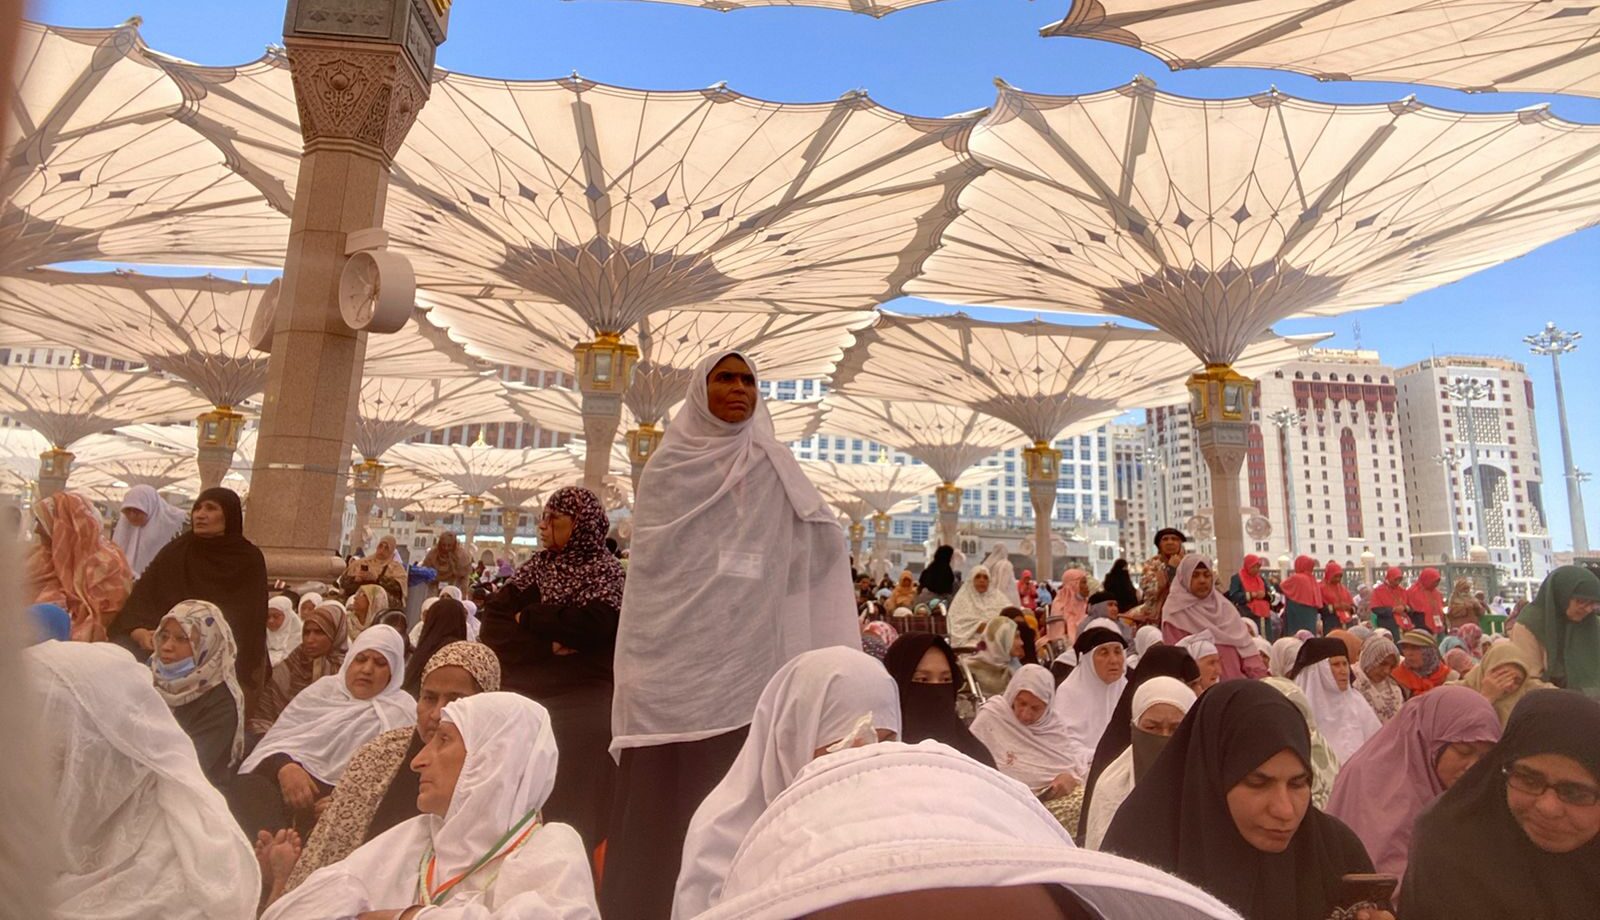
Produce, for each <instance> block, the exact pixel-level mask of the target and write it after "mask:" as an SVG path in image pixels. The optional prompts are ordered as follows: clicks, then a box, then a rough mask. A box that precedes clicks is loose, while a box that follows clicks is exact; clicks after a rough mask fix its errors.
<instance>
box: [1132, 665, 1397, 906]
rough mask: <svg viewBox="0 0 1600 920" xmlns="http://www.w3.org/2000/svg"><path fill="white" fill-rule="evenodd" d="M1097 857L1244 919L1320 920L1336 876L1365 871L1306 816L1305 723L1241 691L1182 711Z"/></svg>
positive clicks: (1231, 685) (1346, 844)
mask: <svg viewBox="0 0 1600 920" xmlns="http://www.w3.org/2000/svg"><path fill="white" fill-rule="evenodd" d="M1105 849H1106V851H1107V852H1110V853H1116V854H1118V855H1121V856H1125V857H1128V858H1130V859H1135V860H1138V861H1139V862H1142V863H1144V864H1146V865H1148V866H1153V867H1155V868H1157V869H1161V870H1164V871H1167V872H1172V873H1174V874H1176V875H1177V876H1178V877H1179V878H1183V879H1186V880H1188V881H1190V882H1192V883H1194V884H1196V885H1200V886H1201V887H1204V888H1205V889H1206V890H1207V891H1209V892H1210V893H1211V894H1213V895H1215V896H1216V897H1218V898H1220V899H1221V900H1222V901H1224V902H1225V903H1227V904H1228V905H1229V906H1230V907H1232V908H1233V909H1234V910H1236V911H1238V912H1239V913H1240V914H1242V915H1243V916H1244V918H1245V920H1327V918H1328V917H1329V916H1331V915H1332V914H1333V912H1334V910H1335V909H1337V908H1341V907H1343V906H1345V904H1344V902H1343V898H1342V896H1341V888H1342V879H1343V877H1344V875H1346V874H1347V873H1370V872H1371V871H1372V861H1371V860H1370V859H1368V858H1367V853H1366V850H1365V849H1363V848H1362V846H1361V840H1360V839H1359V838H1358V837H1356V835H1355V833H1354V832H1352V831H1351V830H1350V829H1349V828H1348V827H1345V826H1344V824H1342V823H1341V822H1340V821H1338V820H1337V819H1336V818H1331V817H1329V816H1328V815H1325V814H1323V813H1322V812H1320V811H1318V810H1317V809H1316V808H1314V807H1312V804H1311V736H1310V734H1309V732H1308V731H1307V729H1306V723H1305V720H1304V719H1303V718H1301V716H1300V713H1299V712H1298V711H1296V709H1295V708H1294V704H1292V703H1290V702H1289V701H1288V700H1287V699H1285V698H1284V697H1283V695H1282V694H1281V693H1279V692H1278V691H1276V690H1274V689H1272V688H1271V687H1266V686H1263V685H1262V684H1260V683H1258V682H1256V681H1244V680H1237V681H1224V682H1223V683H1221V684H1218V685H1217V686H1215V687H1213V688H1211V689H1210V690H1208V691H1207V692H1206V694H1205V695H1204V696H1202V697H1200V700H1199V702H1198V703H1196V704H1195V706H1194V708H1192V709H1190V710H1189V714H1188V715H1187V716H1185V717H1184V720H1183V723H1182V724H1181V725H1179V726H1178V731H1177V733H1176V734H1174V735H1173V736H1172V739H1171V740H1170V741H1168V742H1167V746H1166V748H1165V749H1164V750H1163V751H1162V752H1161V755H1160V757H1158V758H1157V759H1156V762H1155V765H1154V766H1153V767H1151V768H1150V772H1149V773H1148V774H1146V775H1145V777H1144V779H1142V780H1140V782H1139V784H1138V785H1137V786H1135V787H1134V789H1133V791H1132V792H1131V793H1129V795H1128V798H1127V801H1125V802H1123V803H1122V807H1121V808H1120V809H1118V810H1117V815H1116V817H1115V818H1113V819H1112V821H1111V829H1110V830H1108V831H1107V832H1106V839H1105ZM1367 920H1393V917H1392V915H1391V914H1389V913H1388V912H1387V911H1369V912H1368V913H1367ZM1408 920H1409V918H1408Z"/></svg>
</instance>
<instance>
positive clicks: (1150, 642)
mask: <svg viewBox="0 0 1600 920" xmlns="http://www.w3.org/2000/svg"><path fill="white" fill-rule="evenodd" d="M1161 644H1163V643H1162V639H1161V627H1159V626H1148V625H1147V626H1141V627H1139V629H1138V630H1137V631H1136V632H1134V634H1133V650H1132V651H1130V652H1129V653H1128V668H1129V669H1130V670H1131V669H1133V668H1134V667H1135V666H1137V665H1138V664H1139V659H1140V658H1143V657H1144V653H1145V652H1148V651H1150V649H1152V648H1154V647H1155V646H1158V645H1161Z"/></svg>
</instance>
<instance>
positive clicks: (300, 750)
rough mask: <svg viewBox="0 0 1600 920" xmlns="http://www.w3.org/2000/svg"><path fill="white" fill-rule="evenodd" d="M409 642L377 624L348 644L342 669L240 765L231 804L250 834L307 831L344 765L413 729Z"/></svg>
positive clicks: (305, 696) (304, 694) (297, 703)
mask: <svg viewBox="0 0 1600 920" xmlns="http://www.w3.org/2000/svg"><path fill="white" fill-rule="evenodd" d="M404 648H405V644H404V643H403V642H402V641H401V639H400V634H399V633H397V632H395V631H394V630H393V629H390V628H389V627H387V626H373V627H371V628H370V629H368V630H366V631H365V632H363V633H362V634H361V636H360V638H358V639H356V641H355V643H354V644H353V645H351V646H350V654H349V656H347V657H346V658H345V660H344V663H343V665H341V666H340V668H339V673H337V674H330V675H329V676H327V677H324V678H322V679H321V680H318V681H317V682H316V683H314V684H312V685H311V686H309V687H307V688H306V689H305V690H303V691H301V692H300V694H299V695H298V696H296V697H295V698H294V701H293V702H291V703H290V704H289V706H288V707H287V708H286V709H284V711H283V714H282V715H280V716H279V717H278V721H276V722H274V723H273V725H272V728H271V730H269V731H268V732H267V734H266V736H265V737H263V738H262V739H261V742H260V743H259V744H257V745H256V747H255V750H253V751H251V752H250V756H249V757H246V758H245V761H244V763H243V764H241V765H240V766H239V773H240V776H239V778H238V779H237V780H235V782H234V786H233V790H232V799H233V804H234V809H235V813H236V814H237V815H238V816H239V823H240V825H241V826H243V827H244V828H245V830H246V831H247V832H250V833H252V834H253V833H256V832H258V831H260V830H263V829H266V830H272V831H277V830H280V829H282V828H285V827H288V826H290V824H291V823H292V824H294V825H296V826H297V827H298V828H299V829H300V830H302V831H309V829H310V826H311V824H312V823H314V822H315V820H316V816H315V808H316V804H317V802H318V800H320V799H323V798H326V797H327V796H328V794H329V793H331V792H332V791H333V785H334V784H335V783H337V782H338V781H339V777H341V776H343V775H344V768H345V764H347V763H348V762H349V761H350V756H351V755H352V754H354V753H355V752H356V749H357V748H359V747H361V745H363V744H366V743H367V742H368V741H370V740H372V738H373V737H375V736H377V735H378V734H379V733H381V732H385V731H388V730H390V729H393V728H400V727H409V726H411V725H413V724H415V722H416V719H417V701H416V700H415V699H413V698H412V697H411V694H409V693H406V692H405V691H404V690H401V689H400V682H401V680H402V679H404V676H405V670H404V669H405V663H404V661H403V660H402V658H401V655H402V653H403V651H404Z"/></svg>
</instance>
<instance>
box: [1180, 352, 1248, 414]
mask: <svg viewBox="0 0 1600 920" xmlns="http://www.w3.org/2000/svg"><path fill="white" fill-rule="evenodd" d="M1188 387H1189V415H1190V417H1191V419H1192V420H1193V421H1194V422H1195V423H1196V424H1200V423H1203V422H1242V421H1245V420H1246V419H1247V418H1249V415H1250V391H1251V390H1252V389H1254V387H1255V381H1253V380H1251V379H1250V378H1249V377H1246V376H1244V375H1243V374H1241V373H1239V372H1238V371H1235V370H1234V369H1233V367H1232V366H1230V365H1227V364H1208V365H1206V369H1205V370H1203V371H1201V372H1200V373H1198V374H1195V375H1194V376H1193V377H1190V378H1189V382H1188Z"/></svg>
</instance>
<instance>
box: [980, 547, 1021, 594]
mask: <svg viewBox="0 0 1600 920" xmlns="http://www.w3.org/2000/svg"><path fill="white" fill-rule="evenodd" d="M979 565H981V566H983V568H985V569H987V570H988V571H989V578H990V579H991V580H993V582H994V588H995V590H997V591H999V592H1000V596H1001V597H1003V598H1005V602H1006V604H1007V605H1009V606H1012V607H1020V606H1021V605H1022V600H1021V595H1020V594H1019V593H1018V591H1017V570H1016V568H1015V567H1013V566H1012V565H1011V554H1010V553H1009V552H1007V551H1006V545H1005V544H1004V543H996V544H995V545H994V546H993V547H990V549H989V555H987V556H985V557H983V562H981V563H979ZM977 568H978V567H977V566H973V571H974V572H976V571H977Z"/></svg>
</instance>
